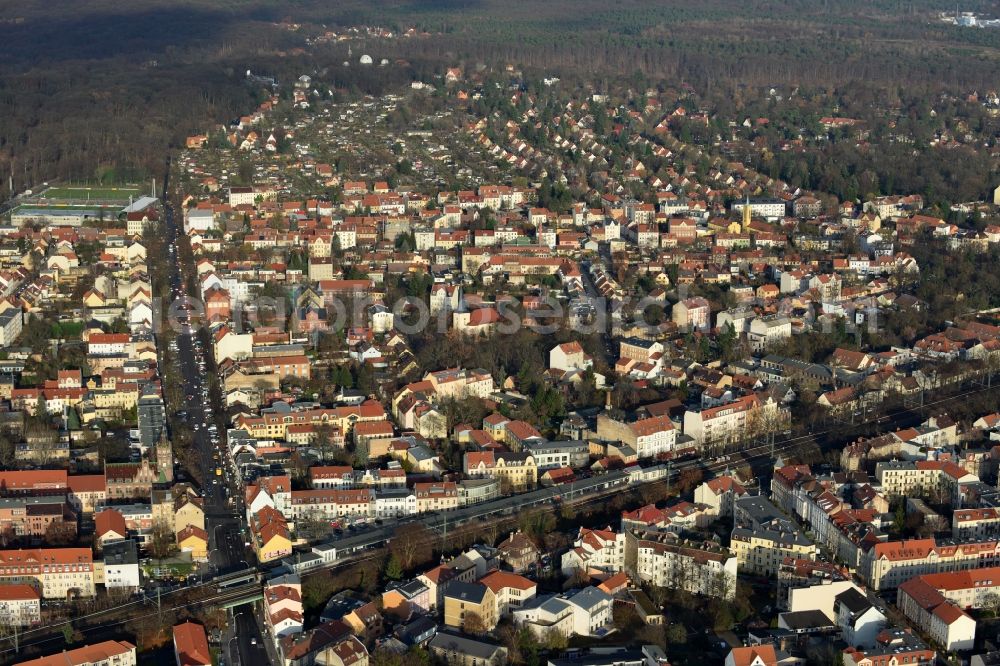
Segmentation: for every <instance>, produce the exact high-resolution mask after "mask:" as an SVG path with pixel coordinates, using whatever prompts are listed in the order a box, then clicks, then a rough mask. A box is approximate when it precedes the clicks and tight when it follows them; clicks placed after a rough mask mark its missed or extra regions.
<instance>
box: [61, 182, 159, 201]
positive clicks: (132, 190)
mask: <svg viewBox="0 0 1000 666" xmlns="http://www.w3.org/2000/svg"><path fill="white" fill-rule="evenodd" d="M42 196H43V197H45V198H46V199H69V200H71V201H80V200H84V201H86V200H87V199H90V200H98V201H109V200H111V201H114V200H120V201H128V198H129V197H130V196H131V197H133V198H138V197H139V196H140V191H139V188H137V187H107V186H103V185H99V186H96V187H89V186H86V185H60V186H56V187H50V188H49V189H47V190H45V191H44V192H42Z"/></svg>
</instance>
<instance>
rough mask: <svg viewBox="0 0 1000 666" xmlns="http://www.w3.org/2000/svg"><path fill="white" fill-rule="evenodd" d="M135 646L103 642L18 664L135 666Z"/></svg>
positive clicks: (28, 665)
mask: <svg viewBox="0 0 1000 666" xmlns="http://www.w3.org/2000/svg"><path fill="white" fill-rule="evenodd" d="M135 664H136V653H135V646H134V645H132V644H131V643H129V642H127V641H103V642H101V643H91V644H90V645H84V646H81V647H78V648H74V649H72V650H63V651H62V652H59V653H57V654H51V655H49V656H47V657H39V658H37V659H30V660H28V661H21V662H18V664H17V666H135Z"/></svg>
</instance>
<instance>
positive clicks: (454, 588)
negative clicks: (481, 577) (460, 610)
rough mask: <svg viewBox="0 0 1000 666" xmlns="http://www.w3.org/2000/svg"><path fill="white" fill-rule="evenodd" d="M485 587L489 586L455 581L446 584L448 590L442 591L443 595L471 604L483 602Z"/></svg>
mask: <svg viewBox="0 0 1000 666" xmlns="http://www.w3.org/2000/svg"><path fill="white" fill-rule="evenodd" d="M487 589H489V588H487V587H486V586H485V585H483V584H482V583H462V582H457V583H452V584H451V585H449V586H448V590H447V591H446V592H445V593H444V596H445V597H448V598H450V599H459V600H461V601H467V602H469V603H473V604H480V603H482V602H483V597H485V596H486V590H487Z"/></svg>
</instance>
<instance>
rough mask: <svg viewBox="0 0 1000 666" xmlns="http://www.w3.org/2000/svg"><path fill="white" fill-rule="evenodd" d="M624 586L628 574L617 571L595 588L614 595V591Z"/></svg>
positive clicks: (626, 582) (626, 583)
mask: <svg viewBox="0 0 1000 666" xmlns="http://www.w3.org/2000/svg"><path fill="white" fill-rule="evenodd" d="M626 585H628V574H626V573H625V572H624V571H619V572H618V573H616V574H615V575H614V576H611V577H610V578H608V579H607V580H605V581H604V582H602V583H601V584H600V585H598V586H597V587H598V589H600V590H602V591H604V592H607V593H608V594H614V592H615V591H617V590H618V589H620V588H624V587H625V586H626Z"/></svg>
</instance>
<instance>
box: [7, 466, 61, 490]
mask: <svg viewBox="0 0 1000 666" xmlns="http://www.w3.org/2000/svg"><path fill="white" fill-rule="evenodd" d="M67 479H68V475H67V473H66V470H64V469H34V470H20V471H12V472H0V491H6V492H15V491H23V490H38V489H42V488H44V489H51V488H66V487H67Z"/></svg>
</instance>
